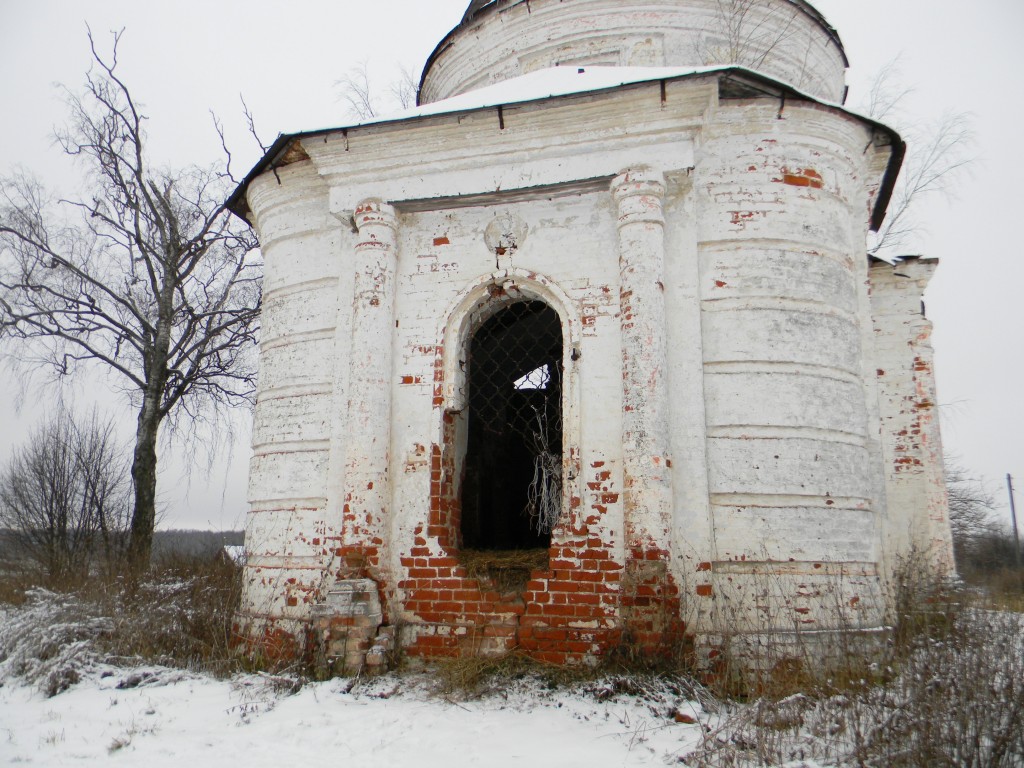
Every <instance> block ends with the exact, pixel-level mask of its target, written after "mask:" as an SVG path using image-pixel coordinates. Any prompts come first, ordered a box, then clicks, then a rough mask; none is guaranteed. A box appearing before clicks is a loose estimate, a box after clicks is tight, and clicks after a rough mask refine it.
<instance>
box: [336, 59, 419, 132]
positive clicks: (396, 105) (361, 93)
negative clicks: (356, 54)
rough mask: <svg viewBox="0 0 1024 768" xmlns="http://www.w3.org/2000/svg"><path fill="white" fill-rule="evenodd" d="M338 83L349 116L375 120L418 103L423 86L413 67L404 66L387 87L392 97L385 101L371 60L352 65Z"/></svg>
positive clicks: (340, 96)
mask: <svg viewBox="0 0 1024 768" xmlns="http://www.w3.org/2000/svg"><path fill="white" fill-rule="evenodd" d="M335 85H336V86H338V88H339V98H340V99H341V100H342V101H343V102H345V104H346V105H347V106H348V113H349V116H350V117H352V118H354V119H357V120H373V119H374V118H377V117H380V116H381V115H382V114H384V113H385V112H392V111H398V110H402V109H411V108H412V107H415V106H416V94H417V91H418V88H419V86H418V84H417V81H416V75H415V74H414V73H413V71H412V70H411V69H409V68H408V67H404V66H403V67H400V68H399V74H398V77H397V78H396V79H394V80H393V81H392V82H391V84H390V86H388V88H387V96H388V98H386V99H385V100H383V101H382V100H381V99H380V98H379V97H378V95H377V90H376V88H375V86H374V83H373V77H372V76H371V75H370V65H369V62H367V61H362V62H360V63H359V64H357V65H356V66H354V67H352V68H351V69H350V70H349V71H348V72H347V73H346V74H345V76H344V77H342V78H340V79H339V80H338V81H337V82H336V83H335Z"/></svg>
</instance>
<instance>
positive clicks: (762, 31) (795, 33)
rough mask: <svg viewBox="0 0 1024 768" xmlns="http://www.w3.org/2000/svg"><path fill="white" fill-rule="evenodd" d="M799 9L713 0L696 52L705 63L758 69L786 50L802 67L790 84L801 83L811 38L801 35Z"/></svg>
mask: <svg viewBox="0 0 1024 768" xmlns="http://www.w3.org/2000/svg"><path fill="white" fill-rule="evenodd" d="M800 13H801V12H800V10H799V9H798V8H797V7H796V6H795V5H794V6H792V7H785V6H783V5H772V4H771V3H766V2H765V1H764V0H715V4H714V24H713V25H712V26H711V29H710V30H709V31H707V32H704V33H702V34H701V35H700V37H699V38H698V39H697V41H696V43H695V44H694V45H695V53H696V55H697V59H698V61H700V62H701V63H702V64H705V65H712V64H735V65H737V66H741V67H746V68H747V69H753V70H760V69H762V67H763V66H764V63H765V61H766V60H767V59H769V58H770V57H772V56H774V55H776V54H781V53H785V54H787V55H788V56H789V57H790V58H792V59H793V60H794V61H799V60H801V59H802V60H803V61H802V64H803V67H802V69H801V71H800V72H799V73H798V76H797V80H798V82H794V83H793V85H795V86H797V87H800V86H802V85H804V84H805V83H804V81H805V80H806V74H807V57H808V55H809V54H810V52H811V49H812V46H813V41H812V40H811V38H810V36H808V37H806V38H804V37H803V36H802V35H800V25H799V24H798V23H797V21H798V18H799V15H800Z"/></svg>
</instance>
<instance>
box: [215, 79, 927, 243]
mask: <svg viewBox="0 0 1024 768" xmlns="http://www.w3.org/2000/svg"><path fill="white" fill-rule="evenodd" d="M700 77H718V78H719V79H722V78H725V77H739V78H742V79H745V80H756V81H758V82H759V83H761V84H762V85H765V86H767V87H769V88H770V89H772V90H773V91H775V92H777V93H779V94H782V95H785V96H793V97H796V98H798V99H801V100H805V101H810V102H812V103H815V104H819V105H821V106H823V107H828V108H831V109H835V110H838V111H840V112H843V113H845V114H847V115H849V116H851V117H854V118H856V119H858V120H860V121H862V122H864V123H865V124H867V125H869V126H871V127H872V128H873V129H874V130H876V131H879V132H881V133H883V134H885V135H886V136H887V137H888V138H889V142H890V146H891V147H892V153H891V154H890V156H889V162H888V164H887V165H886V170H885V174H884V175H883V177H882V183H881V185H880V186H879V191H878V196H877V198H876V199H875V206H874V208H873V209H872V213H871V219H870V227H871V231H873V232H877V231H878V230H879V229H880V228H881V226H882V222H883V221H884V220H885V214H886V211H887V209H888V206H889V202H890V201H891V200H892V195H893V191H894V189H895V186H896V179H897V178H898V176H899V172H900V169H901V168H902V166H903V159H904V157H905V155H906V150H907V145H906V143H905V142H904V141H903V139H902V138H901V137H900V135H899V134H898V133H897V132H896V131H894V130H893V129H892V128H889V127H888V126H887V125H885V124H883V123H880V122H878V121H877V120H872V119H871V118H868V117H864V116H863V115H859V114H857V113H856V112H852V111H850V110H848V109H846V108H845V107H843V106H841V105H837V104H831V103H829V102H823V101H821V100H819V99H816V98H815V97H813V96H808V95H807V94H805V93H802V92H801V91H799V90H797V89H796V88H794V87H793V86H791V85H788V84H786V83H782V82H779V81H777V80H773V79H772V78H770V77H767V76H766V75H762V74H760V73H758V72H754V71H753V70H748V69H745V68H743V67H722V68H721V69H716V70H710V71H701V72H691V73H687V74H681V75H675V76H674V77H668V78H651V79H649V80H638V81H635V82H631V83H622V84H619V85H614V86H610V87H607V88H599V89H595V90H590V91H578V92H574V93H566V94H557V95H547V96H541V97H537V98H535V99H528V100H524V101H517V102H514V103H515V104H539V103H542V102H545V101H550V100H553V99H561V98H567V97H571V96H578V95H580V94H583V93H586V94H600V93H608V92H611V91H615V90H618V89H620V88H624V87H630V86H636V85H643V84H646V83H660V82H669V81H672V80H688V79H695V78H700ZM503 106H506V105H502V104H487V105H483V106H479V107H472V108H466V109H457V110H453V111H452V112H438V113H432V114H427V115H414V116H411V117H398V118H395V119H391V120H381V121H378V122H372V123H363V124H356V125H351V126H338V127H337V128H325V129H320V130H315V131H303V132H299V133H287V134H280V135H279V136H278V137H277V139H276V140H275V141H274V143H273V144H272V145H271V146H270V147H269V148H268V149H267V151H266V153H265V154H264V155H263V158H262V159H261V160H260V161H259V162H258V163H257V164H256V165H255V166H254V167H253V169H252V170H251V171H249V173H248V174H246V176H245V178H244V179H242V181H241V182H240V183H239V185H238V186H237V187H236V188H235V190H234V192H232V194H231V197H229V198H228V201H227V204H226V206H227V208H228V210H230V211H231V212H232V213H234V214H235V215H236V216H238V217H240V218H241V219H243V220H245V221H247V222H248V220H249V219H248V214H249V205H248V202H247V200H246V193H247V191H248V188H249V185H250V184H251V183H252V181H253V180H254V179H255V178H256V177H257V176H260V175H261V174H263V173H266V172H267V171H268V170H272V169H274V168H276V167H279V166H278V165H277V163H278V162H279V161H280V159H281V158H282V157H283V156H284V155H285V154H286V153H287V151H288V149H289V147H291V145H292V143H293V142H295V141H302V140H303V139H307V138H312V137H317V136H325V135H328V134H332V133H340V132H343V131H348V130H354V129H356V128H360V127H377V126H387V125H395V124H398V123H404V122H413V121H416V120H426V119H429V118H432V117H441V116H445V115H465V114H471V113H474V112H481V111H484V110H488V109H500V108H501V107H503Z"/></svg>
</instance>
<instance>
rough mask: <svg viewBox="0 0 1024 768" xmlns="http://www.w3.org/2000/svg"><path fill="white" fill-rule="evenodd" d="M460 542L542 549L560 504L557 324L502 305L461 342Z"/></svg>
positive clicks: (537, 309) (550, 315) (552, 316)
mask: <svg viewBox="0 0 1024 768" xmlns="http://www.w3.org/2000/svg"><path fill="white" fill-rule="evenodd" d="M467 346H468V349H467V353H468V354H467V359H466V363H465V364H466V384H467V395H468V397H467V417H468V418H467V423H466V453H465V456H464V459H463V482H462V493H461V496H462V499H461V502H462V503H461V534H462V537H461V538H462V546H463V547H464V548H465V549H473V550H525V549H539V548H544V549H546V548H547V547H548V546H550V542H551V529H552V527H553V525H554V524H555V522H556V521H557V519H558V516H559V514H560V513H561V505H562V323H561V319H560V318H559V316H558V313H557V312H556V311H555V310H554V309H552V308H551V307H550V306H549V305H548V304H546V303H545V302H543V301H521V302H517V303H514V304H510V305H508V306H506V307H505V308H503V309H501V310H499V311H498V312H497V313H495V314H494V315H492V316H491V317H489V318H488V319H487V320H486V321H485V322H484V323H483V324H482V325H480V327H479V328H477V329H476V331H475V332H474V333H473V335H472V337H471V338H470V339H469V341H468V344H467Z"/></svg>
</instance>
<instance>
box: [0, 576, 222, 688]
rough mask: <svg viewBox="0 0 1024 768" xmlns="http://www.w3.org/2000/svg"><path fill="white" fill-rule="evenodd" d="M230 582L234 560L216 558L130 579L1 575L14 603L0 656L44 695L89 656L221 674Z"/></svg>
mask: <svg viewBox="0 0 1024 768" xmlns="http://www.w3.org/2000/svg"><path fill="white" fill-rule="evenodd" d="M240 587H241V574H240V572H239V569H238V568H237V567H236V566H234V565H233V564H232V563H228V562H225V561H224V560H222V559H205V560H188V561H185V560H178V561H176V562H164V563H162V564H160V565H158V566H157V567H156V568H154V570H153V571H152V572H151V573H150V574H148V575H147V576H146V577H145V578H143V579H140V580H139V581H137V582H129V581H124V580H120V579H100V578H91V579H86V580H83V581H81V582H80V583H77V584H68V585H62V586H61V587H60V588H54V587H53V585H49V588H42V587H35V588H31V587H29V586H28V585H27V584H25V583H20V582H19V583H12V582H10V581H8V582H7V586H6V587H5V589H4V590H3V593H4V594H10V595H12V596H13V598H14V600H13V603H14V604H16V605H17V607H15V608H12V609H11V611H10V613H9V615H8V617H7V618H6V620H5V622H4V626H3V627H0V663H5V664H7V665H8V671H10V672H13V674H15V675H18V676H21V677H24V678H25V679H26V680H29V681H30V682H34V683H36V684H38V685H39V686H40V687H41V688H42V689H43V690H44V691H45V692H47V693H48V694H50V695H53V694H55V693H59V692H60V691H61V690H64V689H65V688H67V687H68V685H70V684H72V683H74V682H75V681H76V680H77V679H78V677H79V673H80V670H81V669H83V668H85V667H88V666H91V665H94V664H98V663H99V664H114V665H119V666H125V665H138V664H158V665H161V666H166V667H177V668H185V669H190V670H196V671H203V672H207V673H211V674H216V675H227V674H230V673H232V672H234V671H236V670H238V669H239V668H240V664H241V662H242V660H241V659H240V657H239V655H238V654H237V653H235V650H234V647H233V638H232V629H231V624H232V620H233V616H234V613H235V611H236V609H237V606H238V599H239V595H240V591H241V590H240Z"/></svg>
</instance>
